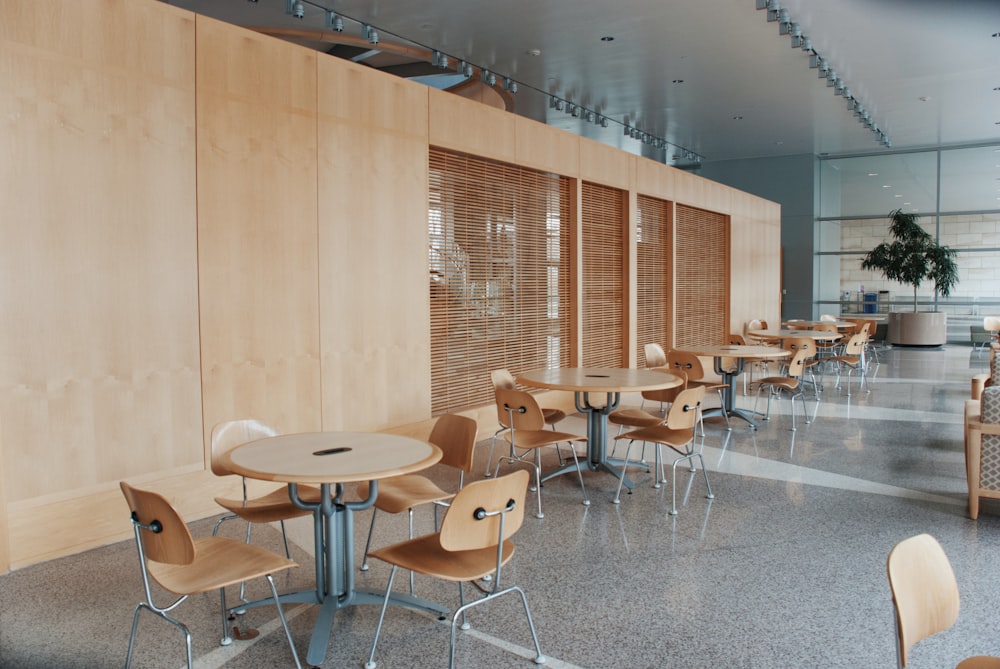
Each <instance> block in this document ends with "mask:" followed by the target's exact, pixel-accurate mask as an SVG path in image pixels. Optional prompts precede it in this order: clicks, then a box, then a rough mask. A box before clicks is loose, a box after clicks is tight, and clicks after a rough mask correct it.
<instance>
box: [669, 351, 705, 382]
mask: <svg viewBox="0 0 1000 669" xmlns="http://www.w3.org/2000/svg"><path fill="white" fill-rule="evenodd" d="M667 364H668V366H669V367H670V368H671V369H672V370H674V371H676V372H677V373H680V374H683V375H684V376H685V378H687V380H688V381H697V380H698V379H700V378H702V377H703V376H705V368H704V367H703V366H702V364H701V358H699V357H698V356H696V355H695V354H694V353H688V352H686V351H670V353H668V354H667Z"/></svg>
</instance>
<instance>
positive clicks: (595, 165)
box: [579, 139, 635, 189]
mask: <svg viewBox="0 0 1000 669" xmlns="http://www.w3.org/2000/svg"><path fill="white" fill-rule="evenodd" d="M634 165H635V162H634V161H633V160H632V154H630V153H626V152H624V151H620V150H619V149H616V148H614V147H611V146H608V145H607V144H601V143H600V142H595V141H593V140H590V139H581V140H580V171H579V176H580V178H581V179H586V180H587V181H593V182H595V183H599V184H604V185H605V186H613V187H615V188H624V189H628V188H632V181H633V175H632V169H633V167H634Z"/></svg>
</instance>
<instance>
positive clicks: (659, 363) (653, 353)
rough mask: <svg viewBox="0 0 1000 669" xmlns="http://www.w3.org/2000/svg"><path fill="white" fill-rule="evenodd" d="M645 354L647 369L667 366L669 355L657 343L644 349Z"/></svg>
mask: <svg viewBox="0 0 1000 669" xmlns="http://www.w3.org/2000/svg"><path fill="white" fill-rule="evenodd" d="M643 354H644V355H645V357H646V369H656V368H657V367H665V366H666V364H667V354H666V353H665V352H664V350H663V347H662V346H660V345H659V344H656V343H649V344H646V345H645V346H644V347H643Z"/></svg>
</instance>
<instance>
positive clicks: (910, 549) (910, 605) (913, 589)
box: [886, 534, 1000, 669]
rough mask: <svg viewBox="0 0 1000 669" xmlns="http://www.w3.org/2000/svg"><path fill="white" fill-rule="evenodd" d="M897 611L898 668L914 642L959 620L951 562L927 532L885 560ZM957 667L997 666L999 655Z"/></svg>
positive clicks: (979, 668)
mask: <svg viewBox="0 0 1000 669" xmlns="http://www.w3.org/2000/svg"><path fill="white" fill-rule="evenodd" d="M886 570H887V572H888V575H889V587H890V589H891V590H892V603H893V608H894V609H895V612H896V625H895V627H896V659H897V662H898V665H899V667H900V669H902V668H903V667H905V666H906V664H907V662H908V661H909V656H910V650H911V649H912V648H913V645H914V644H916V643H917V642H919V641H921V640H923V639H926V638H927V637H929V636H933V635H934V634H937V633H938V632H943V631H945V630H947V629H949V628H950V627H951V626H952V625H954V624H955V621H956V620H958V609H959V595H958V582H957V581H956V580H955V572H954V571H953V570H952V568H951V562H950V561H949V560H948V556H947V555H946V554H945V552H944V549H943V548H941V544H939V543H938V541H937V539H935V538H934V537H932V536H930V535H929V534H918V535H917V536H914V537H910V538H909V539H904V540H903V541H900V542H899V543H898V544H896V545H895V546H894V547H893V549H892V550H891V551H890V552H889V558H888V560H887V563H886ZM956 667H957V669H998V668H1000V658H996V657H988V656H985V655H979V656H976V657H970V658H968V659H965V660H963V661H961V662H959V663H958V665H956Z"/></svg>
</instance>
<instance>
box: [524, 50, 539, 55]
mask: <svg viewBox="0 0 1000 669" xmlns="http://www.w3.org/2000/svg"><path fill="white" fill-rule="evenodd" d="M524 53H525V54H527V55H529V56H541V55H542V50H541V49H528V50H527V51H525V52H524Z"/></svg>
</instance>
